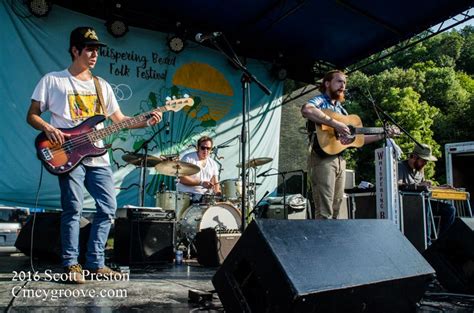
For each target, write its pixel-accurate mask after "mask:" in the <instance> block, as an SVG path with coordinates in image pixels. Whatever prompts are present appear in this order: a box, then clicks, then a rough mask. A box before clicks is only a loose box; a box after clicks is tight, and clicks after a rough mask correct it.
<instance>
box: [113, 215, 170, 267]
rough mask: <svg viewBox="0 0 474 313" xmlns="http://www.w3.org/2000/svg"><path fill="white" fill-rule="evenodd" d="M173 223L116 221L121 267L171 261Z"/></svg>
mask: <svg viewBox="0 0 474 313" xmlns="http://www.w3.org/2000/svg"><path fill="white" fill-rule="evenodd" d="M173 228H174V222H173V221H167V220H166V221H165V220H149V219H128V218H118V219H116V220H115V237H114V256H115V260H116V262H117V263H120V264H130V265H132V264H157V263H165V262H172V261H173V257H174V252H173Z"/></svg>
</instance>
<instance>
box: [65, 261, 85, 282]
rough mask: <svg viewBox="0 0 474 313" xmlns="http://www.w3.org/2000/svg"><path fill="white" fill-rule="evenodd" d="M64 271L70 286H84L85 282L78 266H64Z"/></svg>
mask: <svg viewBox="0 0 474 313" xmlns="http://www.w3.org/2000/svg"><path fill="white" fill-rule="evenodd" d="M64 271H65V272H66V273H67V274H68V279H67V282H69V283H71V284H84V283H85V282H86V280H85V279H84V275H83V274H82V267H81V265H80V264H74V265H71V266H66V267H65V268H64Z"/></svg>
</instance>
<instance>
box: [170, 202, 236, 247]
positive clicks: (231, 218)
mask: <svg viewBox="0 0 474 313" xmlns="http://www.w3.org/2000/svg"><path fill="white" fill-rule="evenodd" d="M241 225H242V215H241V214H240V211H239V210H238V209H237V208H236V207H234V206H233V205H232V204H229V203H224V202H221V203H216V204H215V205H211V206H203V205H198V204H196V205H192V206H190V207H189V208H187V209H186V211H184V213H183V214H182V216H181V219H180V221H179V224H178V230H179V234H180V236H181V238H182V239H185V238H187V239H189V240H193V239H194V237H195V236H196V234H197V232H198V231H200V230H202V229H205V228H214V229H216V230H230V229H236V230H238V229H240V226H241Z"/></svg>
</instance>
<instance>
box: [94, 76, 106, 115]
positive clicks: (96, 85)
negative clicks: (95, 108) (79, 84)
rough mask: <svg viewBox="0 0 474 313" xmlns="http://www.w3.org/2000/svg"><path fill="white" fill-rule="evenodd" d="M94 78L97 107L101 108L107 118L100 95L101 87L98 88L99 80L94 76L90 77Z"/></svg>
mask: <svg viewBox="0 0 474 313" xmlns="http://www.w3.org/2000/svg"><path fill="white" fill-rule="evenodd" d="M92 77H93V78H94V85H95V91H96V92H97V98H99V105H100V106H101V108H102V112H103V113H104V115H105V117H108V114H107V108H106V107H105V102H104V95H103V94H102V87H100V83H99V78H98V77H97V76H95V75H92Z"/></svg>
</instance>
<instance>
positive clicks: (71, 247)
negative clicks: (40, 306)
mask: <svg viewBox="0 0 474 313" xmlns="http://www.w3.org/2000/svg"><path fill="white" fill-rule="evenodd" d="M59 187H60V189H61V206H62V209H63V212H62V214H61V246H62V259H63V266H71V265H74V264H78V257H79V230H80V226H79V222H80V219H81V215H82V207H83V202H84V187H85V188H86V189H87V191H88V192H89V193H90V195H91V196H92V198H94V200H95V206H96V209H97V212H96V214H95V216H94V221H93V222H92V227H91V232H90V235H89V241H88V242H87V253H86V264H85V267H86V268H89V269H97V268H101V267H104V261H105V257H104V250H105V244H106V242H107V237H108V235H109V231H110V226H111V224H112V219H113V218H114V216H115V211H116V210H117V201H116V199H115V192H114V184H113V177H112V170H111V169H110V167H91V166H85V165H82V164H80V165H79V166H78V167H77V168H75V169H74V170H73V171H71V172H69V173H67V174H64V175H60V176H59Z"/></svg>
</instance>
